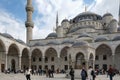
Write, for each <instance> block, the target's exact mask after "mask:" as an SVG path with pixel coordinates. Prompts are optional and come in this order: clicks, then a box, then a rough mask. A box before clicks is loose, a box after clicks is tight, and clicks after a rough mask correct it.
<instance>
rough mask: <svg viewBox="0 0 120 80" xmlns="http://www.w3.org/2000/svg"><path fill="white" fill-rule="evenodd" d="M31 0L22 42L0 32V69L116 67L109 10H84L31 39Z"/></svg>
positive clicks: (116, 42)
mask: <svg viewBox="0 0 120 80" xmlns="http://www.w3.org/2000/svg"><path fill="white" fill-rule="evenodd" d="M33 11H34V8H33V6H32V0H27V5H26V13H27V19H26V22H25V26H26V36H27V37H26V43H25V42H23V41H22V40H20V39H15V38H13V37H12V36H11V35H10V34H8V33H0V71H1V72H3V71H4V70H7V69H8V68H10V69H11V70H24V69H25V68H27V67H29V68H32V69H45V68H49V69H51V68H52V69H54V70H56V69H58V68H59V69H60V70H61V69H63V70H68V69H69V68H70V67H73V68H74V69H81V68H82V65H83V64H85V66H86V68H88V66H93V67H94V68H98V69H104V70H107V68H108V66H109V65H113V66H114V67H115V68H116V69H118V70H120V62H119V61H120V27H118V26H120V4H119V14H118V16H119V20H118V21H117V20H116V19H114V16H113V15H112V14H111V13H108V12H107V13H105V14H104V15H102V16H101V15H98V14H96V13H93V12H90V11H85V12H82V13H80V14H78V15H77V16H75V17H74V18H73V19H70V20H68V19H64V20H62V22H61V24H60V25H58V23H59V22H58V15H57V16H56V29H55V32H53V33H50V34H49V35H48V36H47V37H46V38H45V39H32V37H33V36H32V34H33V32H32V30H33V28H34V23H33V21H32V13H33Z"/></svg>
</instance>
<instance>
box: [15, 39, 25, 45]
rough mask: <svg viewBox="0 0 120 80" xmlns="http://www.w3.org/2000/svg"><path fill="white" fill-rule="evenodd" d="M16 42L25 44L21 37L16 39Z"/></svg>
mask: <svg viewBox="0 0 120 80" xmlns="http://www.w3.org/2000/svg"><path fill="white" fill-rule="evenodd" d="M16 41H17V42H19V43H21V44H25V42H24V41H22V40H21V39H16Z"/></svg>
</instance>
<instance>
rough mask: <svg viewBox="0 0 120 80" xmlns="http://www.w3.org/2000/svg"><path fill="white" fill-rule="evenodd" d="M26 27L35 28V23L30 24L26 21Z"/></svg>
mask: <svg viewBox="0 0 120 80" xmlns="http://www.w3.org/2000/svg"><path fill="white" fill-rule="evenodd" d="M25 26H26V27H32V28H33V27H34V23H33V22H28V21H26V22H25Z"/></svg>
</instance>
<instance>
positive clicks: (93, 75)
mask: <svg viewBox="0 0 120 80" xmlns="http://www.w3.org/2000/svg"><path fill="white" fill-rule="evenodd" d="M91 75H92V79H91V80H95V78H96V75H95V71H94V70H93V69H92V71H91Z"/></svg>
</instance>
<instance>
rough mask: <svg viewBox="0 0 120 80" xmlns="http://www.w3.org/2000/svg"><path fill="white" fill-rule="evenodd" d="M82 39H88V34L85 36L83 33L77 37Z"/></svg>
mask: <svg viewBox="0 0 120 80" xmlns="http://www.w3.org/2000/svg"><path fill="white" fill-rule="evenodd" d="M82 37H90V36H89V35H88V34H86V33H83V34H80V35H79V36H78V38H82Z"/></svg>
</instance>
